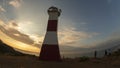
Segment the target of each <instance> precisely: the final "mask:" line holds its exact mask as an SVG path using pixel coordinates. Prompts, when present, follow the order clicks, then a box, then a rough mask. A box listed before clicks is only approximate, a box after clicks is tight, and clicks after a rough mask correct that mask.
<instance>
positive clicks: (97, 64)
mask: <svg viewBox="0 0 120 68" xmlns="http://www.w3.org/2000/svg"><path fill="white" fill-rule="evenodd" d="M0 68H120V58H119V59H117V60H116V57H114V58H109V60H108V58H107V59H106V58H104V59H90V60H88V61H85V62H80V61H77V60H70V61H62V62H45V61H44V62H43V61H39V60H38V58H35V57H27V56H26V57H25V56H24V57H23V56H21V57H20V56H0Z"/></svg>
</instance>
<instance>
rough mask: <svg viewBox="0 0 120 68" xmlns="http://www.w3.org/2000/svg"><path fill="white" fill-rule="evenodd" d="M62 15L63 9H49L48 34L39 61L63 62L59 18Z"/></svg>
mask: <svg viewBox="0 0 120 68" xmlns="http://www.w3.org/2000/svg"><path fill="white" fill-rule="evenodd" d="M60 14H61V9H58V8H56V7H50V8H49V9H48V15H49V20H48V25H47V32H46V35H45V38H44V41H43V44H42V47H41V52H40V56H39V59H40V60H43V61H61V57H60V51H59V43H58V35H57V28H58V18H59V16H60Z"/></svg>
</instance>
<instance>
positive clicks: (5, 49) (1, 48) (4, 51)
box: [0, 40, 26, 56]
mask: <svg viewBox="0 0 120 68" xmlns="http://www.w3.org/2000/svg"><path fill="white" fill-rule="evenodd" d="M0 55H11V56H24V55H26V54H23V53H21V52H18V51H15V50H14V48H12V47H10V46H8V45H6V44H5V43H3V42H2V41H1V40H0Z"/></svg>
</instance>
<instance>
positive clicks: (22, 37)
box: [0, 22, 34, 44]
mask: <svg viewBox="0 0 120 68" xmlns="http://www.w3.org/2000/svg"><path fill="white" fill-rule="evenodd" d="M9 25H10V26H12V27H9ZM17 26H18V25H17V24H16V23H15V22H12V23H9V24H8V25H5V26H2V25H0V30H1V31H2V32H3V33H4V34H6V35H7V36H9V37H11V38H13V39H15V40H18V41H20V42H23V43H27V44H33V43H34V41H33V40H32V39H31V38H30V37H29V36H28V35H26V34H23V33H21V32H19V31H18V30H17V29H15V28H14V27H17Z"/></svg>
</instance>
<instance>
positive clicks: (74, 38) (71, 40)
mask: <svg viewBox="0 0 120 68" xmlns="http://www.w3.org/2000/svg"><path fill="white" fill-rule="evenodd" d="M96 35H98V33H95V32H93V33H87V32H84V31H77V30H76V28H69V29H68V28H65V29H64V30H61V31H60V32H59V40H60V44H62V45H71V44H72V45H73V46H75V45H77V44H78V43H80V41H81V40H85V39H88V38H92V37H93V36H96ZM77 46H78V45H77Z"/></svg>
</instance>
